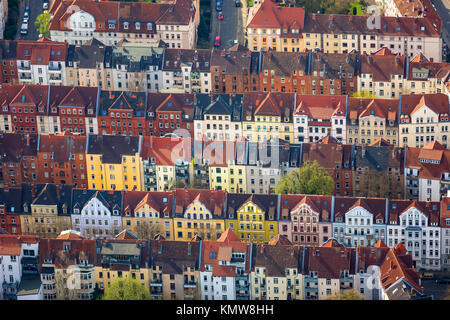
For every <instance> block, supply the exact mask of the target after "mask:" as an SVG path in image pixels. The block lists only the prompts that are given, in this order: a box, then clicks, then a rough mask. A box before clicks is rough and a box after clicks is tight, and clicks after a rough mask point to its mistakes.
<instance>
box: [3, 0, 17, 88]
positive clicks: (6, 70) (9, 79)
mask: <svg viewBox="0 0 450 320" xmlns="http://www.w3.org/2000/svg"><path fill="white" fill-rule="evenodd" d="M3 3H5V1H3ZM0 61H1V65H0V70H1V73H0V82H1V83H13V84H14V83H19V77H18V73H17V41H14V40H4V41H0Z"/></svg>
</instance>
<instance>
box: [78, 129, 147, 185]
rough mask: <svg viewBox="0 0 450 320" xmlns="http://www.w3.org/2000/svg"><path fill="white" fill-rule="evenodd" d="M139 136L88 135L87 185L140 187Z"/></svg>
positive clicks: (140, 139) (140, 140)
mask: <svg viewBox="0 0 450 320" xmlns="http://www.w3.org/2000/svg"><path fill="white" fill-rule="evenodd" d="M141 146H142V137H141V136H139V137H126V136H97V135H89V136H88V147H87V148H88V150H87V154H86V167H87V175H88V188H89V189H96V190H142V183H141V177H142V173H141V170H142V165H141V159H140V157H139V153H140V149H141Z"/></svg>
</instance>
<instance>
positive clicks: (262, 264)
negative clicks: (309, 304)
mask: <svg viewBox="0 0 450 320" xmlns="http://www.w3.org/2000/svg"><path fill="white" fill-rule="evenodd" d="M299 258H300V259H299ZM299 261H301V247H298V246H291V245H281V244H277V245H274V246H272V245H269V246H265V245H259V246H257V247H256V257H255V268H254V269H253V270H252V272H251V274H250V283H251V298H250V299H251V300H303V276H302V274H301V272H299V271H298V269H299ZM275 263H276V266H275V265H274V264H275Z"/></svg>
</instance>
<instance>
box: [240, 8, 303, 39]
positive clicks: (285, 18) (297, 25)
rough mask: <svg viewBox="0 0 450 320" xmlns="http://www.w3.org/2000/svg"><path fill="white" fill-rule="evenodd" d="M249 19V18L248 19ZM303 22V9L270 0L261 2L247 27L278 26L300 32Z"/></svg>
mask: <svg viewBox="0 0 450 320" xmlns="http://www.w3.org/2000/svg"><path fill="white" fill-rule="evenodd" d="M249 20H250V19H249ZM304 22H305V10H304V9H303V8H292V7H284V6H279V5H277V4H276V3H275V1H272V0H266V1H264V2H262V4H261V6H260V8H259V9H258V11H257V12H256V13H255V15H254V16H253V17H252V18H251V20H250V22H249V23H248V25H247V28H280V29H288V30H289V31H291V30H292V29H297V30H300V34H301V33H302V30H303V27H304Z"/></svg>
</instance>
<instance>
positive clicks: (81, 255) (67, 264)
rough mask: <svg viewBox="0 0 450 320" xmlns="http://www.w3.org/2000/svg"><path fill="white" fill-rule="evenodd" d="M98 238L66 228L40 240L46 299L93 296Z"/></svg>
mask: <svg viewBox="0 0 450 320" xmlns="http://www.w3.org/2000/svg"><path fill="white" fill-rule="evenodd" d="M95 256H96V244H95V240H91V239H84V238H83V237H81V236H80V235H79V234H78V233H77V232H74V231H72V230H65V231H64V232H61V234H60V235H59V236H58V237H55V238H43V239H40V241H39V273H40V277H41V281H42V289H43V290H42V293H43V296H44V300H92V299H93V294H94V288H95V279H96V278H95V273H94V266H95V258H96V257H95Z"/></svg>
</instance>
